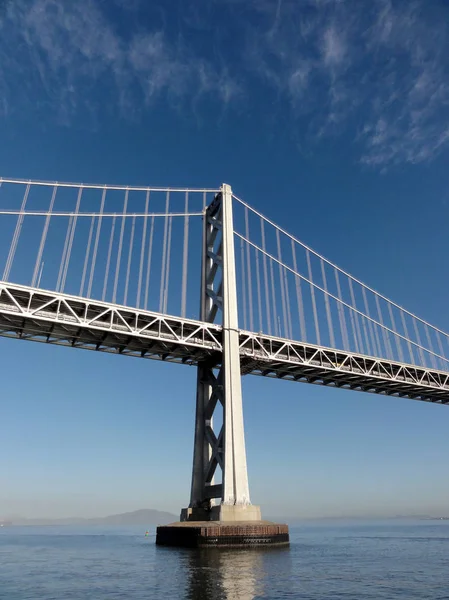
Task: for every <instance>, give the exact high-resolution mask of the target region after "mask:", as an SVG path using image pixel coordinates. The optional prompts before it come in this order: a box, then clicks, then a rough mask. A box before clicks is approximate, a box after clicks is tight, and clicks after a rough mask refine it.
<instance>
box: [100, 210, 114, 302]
mask: <svg viewBox="0 0 449 600" xmlns="http://www.w3.org/2000/svg"><path fill="white" fill-rule="evenodd" d="M116 220H117V217H115V216H114V217H112V224H111V235H110V237H109V248H108V257H107V259H106V269H105V272H104V282H103V295H102V296H101V299H102V300H103V301H104V300H105V299H106V292H107V289H108V279H109V268H110V266H111V254H112V244H113V241H114V233H115V222H116Z"/></svg>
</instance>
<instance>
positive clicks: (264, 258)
mask: <svg viewBox="0 0 449 600" xmlns="http://www.w3.org/2000/svg"><path fill="white" fill-rule="evenodd" d="M260 233H261V235H262V249H263V251H264V254H263V273H264V281H265V307H266V311H267V327H268V335H271V311H270V294H269V291H268V268H267V257H266V255H265V225H264V220H263V219H262V218H261V219H260Z"/></svg>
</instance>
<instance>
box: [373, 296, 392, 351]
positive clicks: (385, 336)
mask: <svg viewBox="0 0 449 600" xmlns="http://www.w3.org/2000/svg"><path fill="white" fill-rule="evenodd" d="M375 298H376V307H377V314H378V315H379V323H380V324H381V325H384V319H383V315H382V310H381V308H380V302H379V296H378V295H377V294H376V296H375ZM382 337H383V340H384V344H385V352H386V358H393V350H392V348H391V343H390V338H389V336H388V331H386V330H385V328H384V327H382Z"/></svg>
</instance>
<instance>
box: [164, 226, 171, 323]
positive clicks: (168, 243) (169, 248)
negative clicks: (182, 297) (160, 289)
mask: <svg viewBox="0 0 449 600" xmlns="http://www.w3.org/2000/svg"><path fill="white" fill-rule="evenodd" d="M172 228H173V217H168V242H167V257H166V268H165V289H164V311H163V312H164V313H167V307H168V286H169V284H170V262H171V261H170V256H171V232H172Z"/></svg>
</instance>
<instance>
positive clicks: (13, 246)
mask: <svg viewBox="0 0 449 600" xmlns="http://www.w3.org/2000/svg"><path fill="white" fill-rule="evenodd" d="M29 193H30V184H29V183H28V184H27V186H26V188H25V192H24V194H23V199H22V205H21V207H20V212H21V213H23V211H24V210H25V208H26V204H27V200H28V194H29ZM24 216H25V215H23V214H20V215H19V216H18V217H17V224H16V228H15V230H14V235H13V238H12V243H11V246H10V248H9V253H8V258H7V259H6V265H5V270H4V271H3V278H2V279H3V281H7V280H8V277H9V273H10V271H11V266H12V263H13V261H14V256H15V254H16V249H17V243H18V241H19V237H20V233H21V231H22V223H23V219H24Z"/></svg>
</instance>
